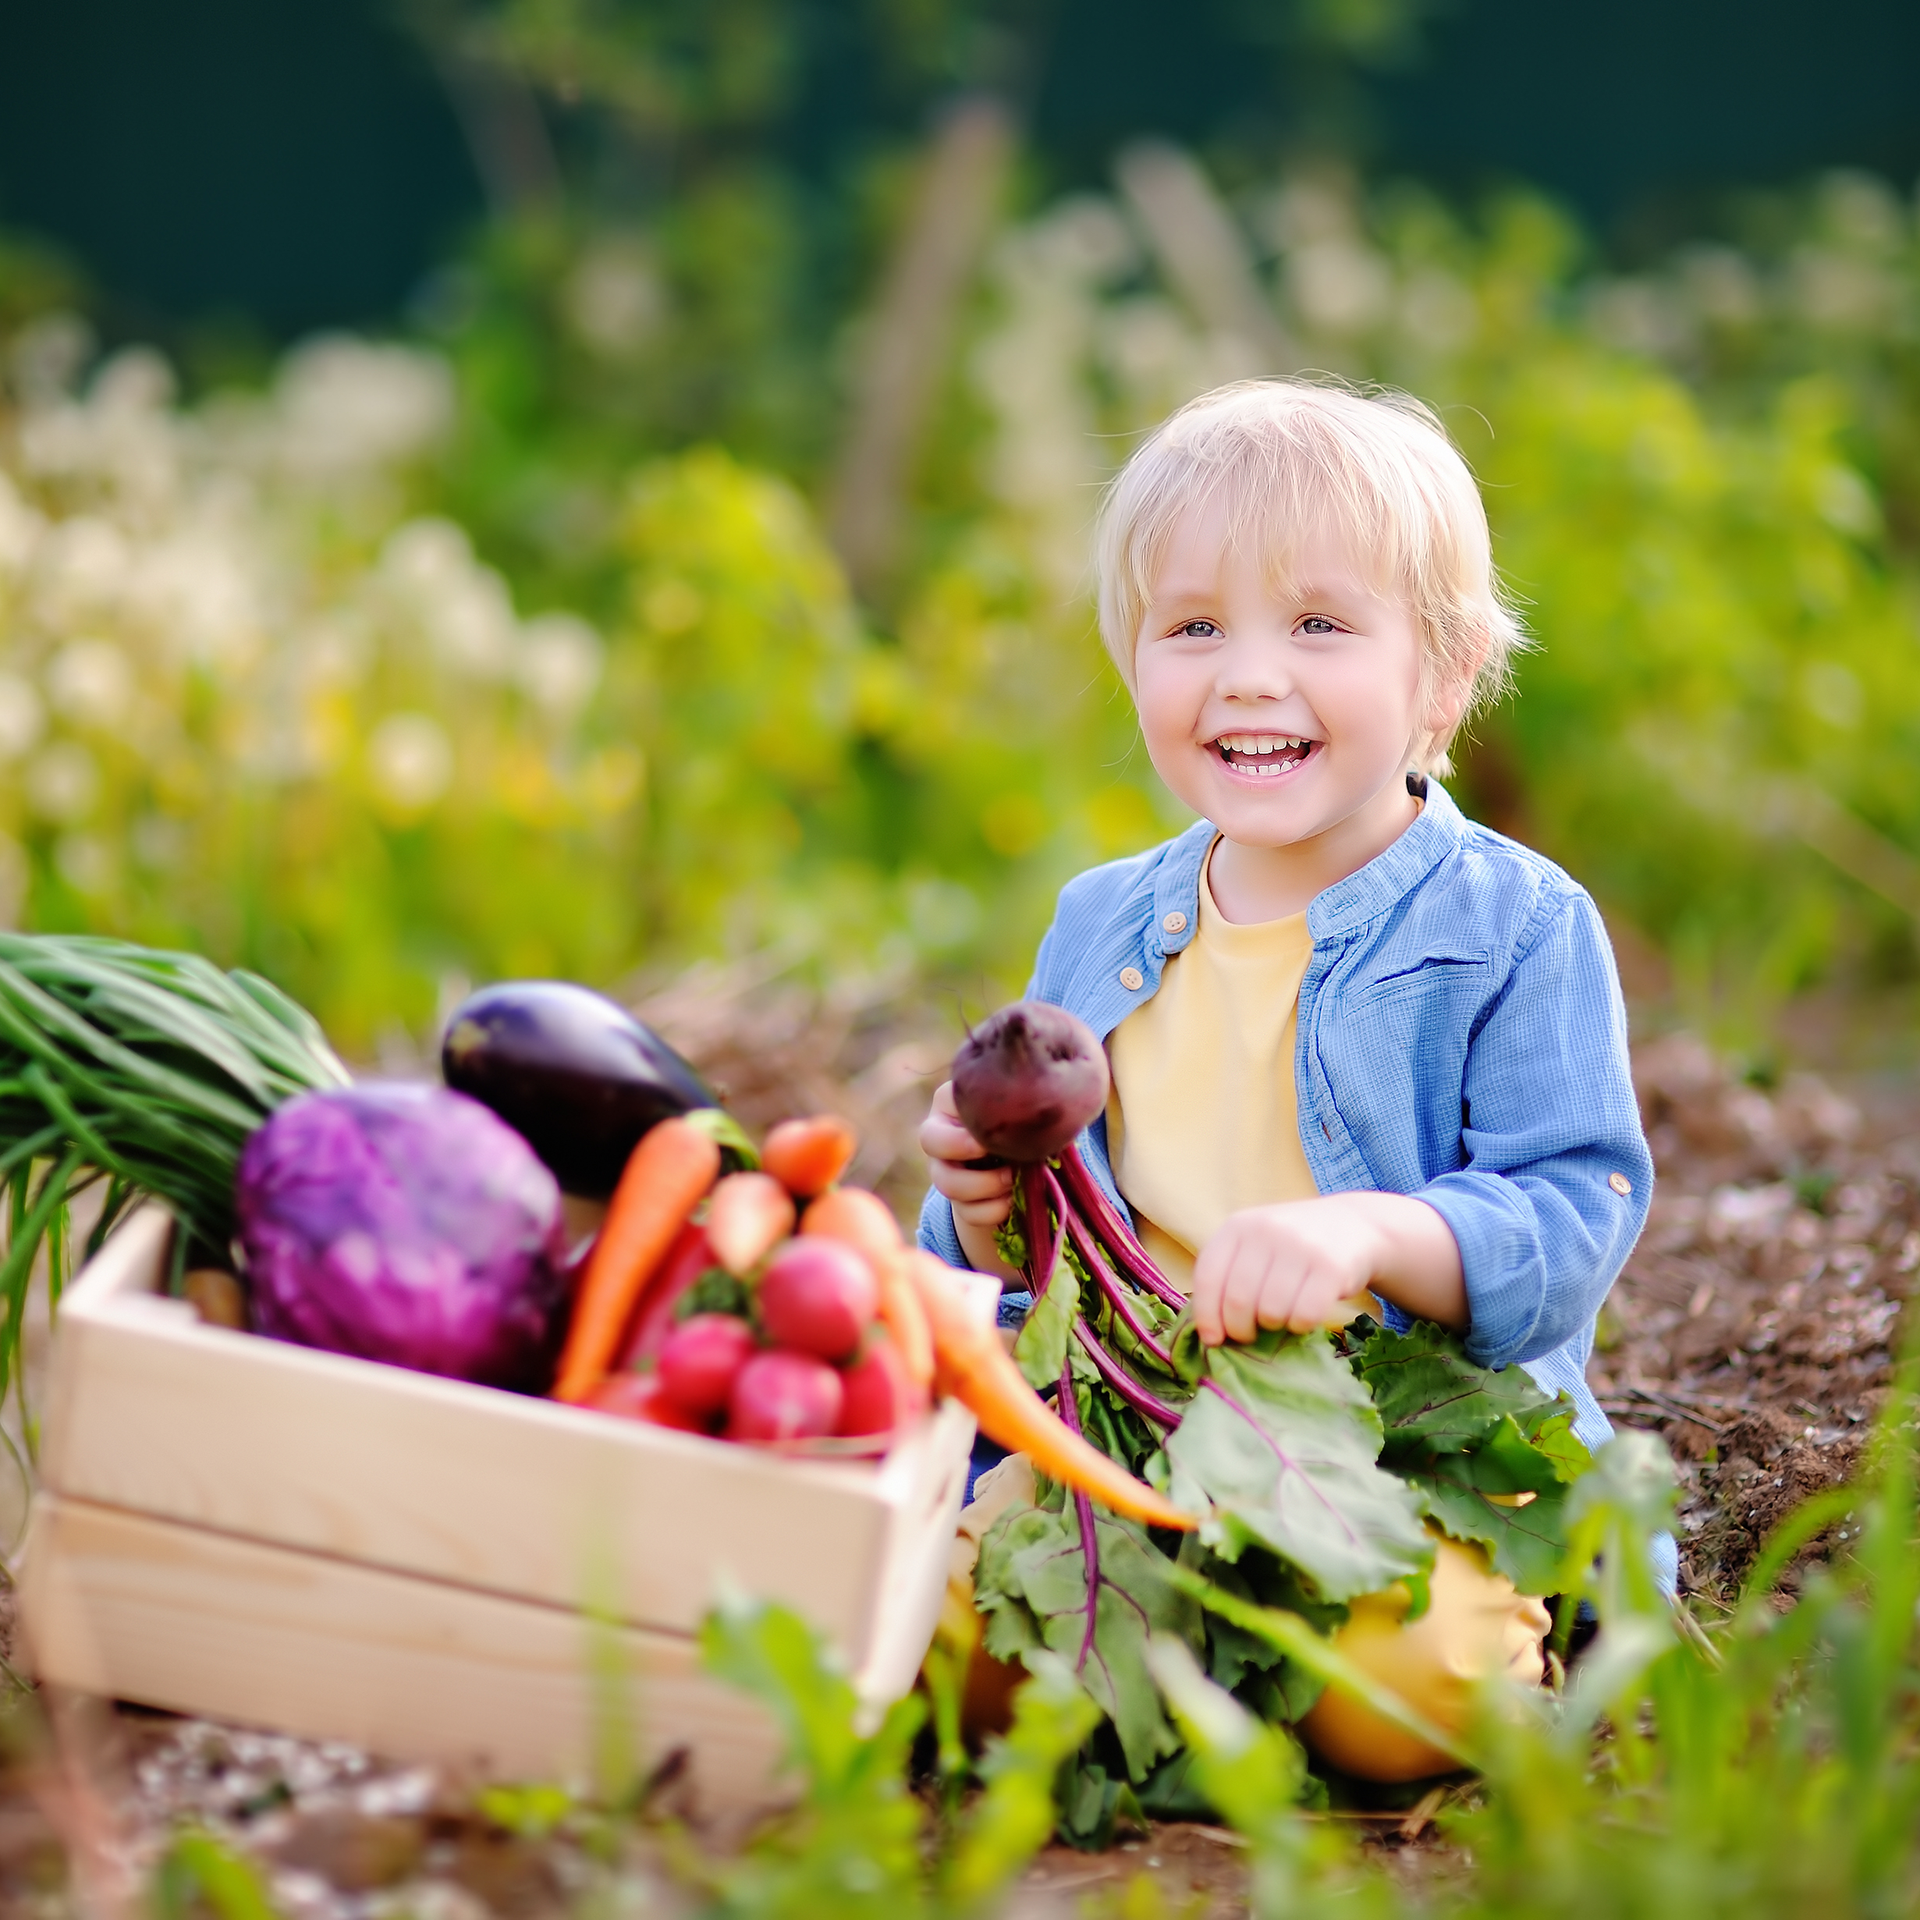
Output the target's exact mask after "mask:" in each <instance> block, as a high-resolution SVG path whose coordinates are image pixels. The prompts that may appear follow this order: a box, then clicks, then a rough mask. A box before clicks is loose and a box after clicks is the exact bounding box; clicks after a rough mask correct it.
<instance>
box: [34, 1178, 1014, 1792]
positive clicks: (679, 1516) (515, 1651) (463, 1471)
mask: <svg viewBox="0 0 1920 1920" xmlns="http://www.w3.org/2000/svg"><path fill="white" fill-rule="evenodd" d="M170 1231H171V1229H170V1225H169V1222H168V1221H167V1219H166V1217H165V1216H164V1215H163V1214H161V1213H160V1212H159V1211H158V1210H157V1209H148V1210H146V1211H144V1212H142V1213H140V1214H138V1215H137V1216H136V1217H135V1218H134V1219H132V1220H131V1221H129V1222H128V1223H127V1225H126V1226H125V1227H123V1228H122V1229H121V1231H120V1232H118V1233H117V1234H115V1235H114V1237H113V1238H112V1239H111V1240H110V1241H109V1242H108V1243H107V1245H106V1247H105V1248H103V1249H102V1251H101V1253H100V1254H99V1256H98V1257H97V1258H96V1259H95V1260H94V1261H93V1262H92V1263H91V1264H90V1265H89V1266H88V1267H87V1269H86V1271H85V1272H84V1273H83V1274H82V1275H81V1276H80V1277H79V1279H78V1280H77V1281H76V1283H75V1284H74V1286H73V1287H72V1288H71V1289H70V1290H69V1292H68V1293H67V1295H66V1298H65V1299H64V1300H63V1302H62V1303H61V1308H60V1315H59V1325H58V1332H57V1334H56V1338H55V1342H54V1357H53V1372H52V1380H51V1385H50V1391H49V1398H48V1407H47V1417H46V1427H45V1437H44V1443H43V1447H42V1454H41V1466H42V1475H41V1478H42V1487H41V1492H40V1494H39V1496H38V1498H37V1499H36V1501H35V1506H34V1513H33V1518H32V1522H31V1525H30V1528H29V1533H28V1539H27V1546H26V1551H25V1555H24V1566H23V1571H22V1574H21V1593H20V1599H21V1610H22V1618H23V1622H24V1625H25V1630H26V1638H27V1642H28V1647H29V1650H30V1654H31V1657H32V1659H33V1662H34V1664H35V1667H36V1669H37V1671H38V1672H39V1673H40V1675H41V1676H42V1677H44V1678H47V1679H50V1680H54V1681H58V1682H62V1683H64V1684H67V1685H70V1686H74V1687H78V1688H82V1689H85V1690H87V1691H90V1692H96V1693H104V1694H111V1695H114V1696H116V1697H118V1698H122V1699H129V1700H139V1701H143V1702H145V1703H147V1704H150V1705H154V1706H162V1707H171V1708H174V1709H177V1710H181V1711H189V1712H204V1713H211V1714H216V1715H219V1716H221V1717H223V1718H228V1719H237V1720H245V1721H252V1722H255V1723H258V1724H262V1725H269V1726H275V1727H279V1728H282V1729H285V1730H286V1731H289V1732H293V1733H300V1734H305V1735H309V1736H312V1737H325V1738H333V1739H345V1740H350V1741H353V1742H355V1743H356V1744H359V1745H362V1746H367V1747H370V1748H373V1749H375V1750H377V1751H380V1752H384V1753H387V1754H391V1755H395V1756H400V1757H415V1756H417V1757H420V1758H431V1759H442V1760H457V1761H461V1762H471V1763H474V1764H477V1765H479V1766H481V1767H483V1768H485V1769H486V1770H488V1771H489V1772H492V1773H494V1774H498V1775H538V1774H545V1775H554V1774H559V1775H570V1776H575V1777H578V1776H579V1775H580V1774H581V1773H582V1772H583V1771H584V1769H585V1768H586V1766H587V1765H588V1763H589V1760H590V1756H591V1752H592V1744H593V1739H594V1728H595V1726H596V1725H598V1724H600V1723H601V1722H602V1721H603V1720H604V1717H605V1715H606V1714H607V1713H608V1712H609V1711H618V1712H620V1713H622V1714H629V1715H630V1716H631V1718H632V1721H633V1724H634V1726H635V1728H636V1730H637V1733H638V1737H639V1744H640V1747H641V1749H642V1751H643V1752H644V1753H646V1754H649V1755H655V1756H657V1755H660V1754H664V1753H665V1752H667V1751H669V1750H671V1749H672V1748H674V1747H679V1746H684V1747H687V1748H688V1749H689V1750H690V1753H691V1756H692V1762H693V1772H694V1781H695V1787H696V1790H697V1791H698V1792H699V1793H700V1795H701V1797H702V1798H703V1799H704V1800H705V1801H706V1802H707V1803H708V1804H710V1805H712V1806H714V1807H715V1808H737V1807H739V1806H741V1805H743V1804H749V1803H753V1802H756V1801H758V1800H760V1799H762V1798H764V1797H765V1796H766V1794H767V1792H768V1781H769V1775H770V1769H771V1766H772V1764H773V1761H774V1759H775V1758H776V1743H775V1736H774V1731H773V1729H772V1727H771V1725H770V1723H768V1722H767V1720H766V1719H765V1717H764V1716H763V1715H762V1714H761V1713H760V1712H759V1711H758V1709H756V1708H754V1707H753V1706H752V1705H751V1703H749V1702H747V1701H745V1700H744V1699H743V1698H742V1697H741V1696H740V1695H738V1694H735V1693H733V1692H732V1691H731V1690H729V1689H727V1688H725V1687H722V1686H720V1685H719V1684H718V1683H717V1682H714V1681H711V1680H709V1679H708V1678H707V1677H706V1676H705V1675H704V1674H702V1673H701V1672H700V1671H699V1670H698V1665H697V1661H696V1658H695V1650H694V1646H693V1640H692V1635H693V1633H694V1631H695V1629H696V1628H697V1626H698V1624H699V1621H700V1618H701V1616H702V1615H703V1614H704V1613H705V1612H706V1610H707V1609H708V1607H709V1606H710V1605H711V1604H712V1601H713V1599H714V1597H715V1595H716V1593H717V1592H718V1591H720V1589H721V1587H722V1585H723V1583H727V1582H730V1583H731V1584H732V1585H733V1586H734V1587H736V1588H738V1589H739V1590H741V1591H743V1592H746V1593H750V1594H755V1595H759V1596H761V1597H763V1598H766V1599H769V1600H777V1601H781V1602H783V1603H785V1604H787V1605H789V1606H792V1607H794V1608H795V1609H796V1610H798V1611H799V1612H800V1613H801V1614H803V1615H804V1616H805V1617H806V1618H807V1619H809V1620H810V1621H811V1622H813V1623H814V1624H815V1625H816V1626H817V1627H819V1628H820V1629H821V1630H822V1631H823V1632H825V1633H826V1634H827V1636H828V1637H829V1638H830V1639H831V1641H832V1642H833V1643H834V1645H835V1646H836V1648H837V1649H838V1650H839V1652H840V1654H841V1656H842V1657H843V1658H844V1659H845V1661H846V1663H847V1666H848V1669H849V1671H850V1672H851V1673H852V1675H853V1676H854V1679H855V1684H856V1686H857V1688H858V1689H859V1692H860V1694H861V1696H862V1698H863V1700H865V1701H867V1702H868V1703H869V1704H871V1705H873V1706H879V1705H881V1704H884V1703H885V1702H887V1701H889V1700H893V1699H896V1698H898V1697H899V1695H900V1694H901V1693H903V1692H904V1691H905V1690H906V1688H907V1687H908V1686H910V1685H911V1684H912V1681H913V1676H914V1674H915V1672H916V1671H917V1669H918V1667H919V1663H920V1660H921V1657H922V1656H923V1654H924V1653H925V1651H926V1646H927V1642H928V1640H929V1638H930V1637H931V1634H932V1631H933V1624H934V1620H935V1618H936V1616H937V1613H938V1610H939V1605H940V1598H941V1594H942V1592H943V1590H944V1585H945V1575H946V1566H947V1557H948V1548H949V1543H950V1541H951V1539H952V1534H953V1525H954V1519H955V1516H956V1514H957V1512H958V1509H959V1504H960V1498H961V1494H962V1491H963V1488H964V1484H965V1478H966V1464H967V1452H968V1448H969V1446H970V1444H971V1441H972V1436H973V1421H972V1417H971V1416H970V1415H969V1414H968V1413H967V1412H966V1411H965V1410H964V1409H963V1408H961V1407H959V1406H957V1405H954V1404H952V1403H949V1404H947V1405H946V1406H943V1407H942V1408H940V1409H939V1410H938V1411H936V1412H935V1413H934V1414H932V1415H930V1416H929V1417H928V1418H927V1419H926V1420H925V1421H923V1422H922V1423H921V1424H920V1425H919V1427H917V1428H916V1429H915V1430H914V1431H912V1432H910V1433H909V1434H907V1435H905V1436H903V1438H902V1439H901V1440H900V1442H899V1443H898V1444H897V1445H896V1446H895V1447H894V1448H893V1450H892V1451H891V1452H890V1453H889V1454H888V1455H887V1457H886V1458H885V1459H884V1460H882V1461H877V1462H871V1461H822V1460H807V1459H792V1458H782V1457H779V1456H776V1455H773V1454H769V1453H765V1452H762V1451H760V1450H758V1449H755V1448H750V1447H735V1446H729V1445H726V1444H723V1443H721V1442H718V1441H711V1440H706V1439H703V1438H700V1437H699V1436H696V1435H687V1434H678V1433H671V1432H668V1431H666V1430H664V1429H661V1428H655V1427H647V1426H642V1425H639V1424H636V1423H634V1422H630V1421H624V1420H615V1419H611V1418H608V1417H607V1416H605V1415H599V1414H594V1413H591V1412H587V1411H584V1410H581V1409H577V1408H573V1407H564V1406H560V1405H558V1404H556V1403H554V1402H552V1401H545V1400H531V1399H527V1398H524V1397H522V1396H518V1395H514V1394H506V1393H500V1392H496V1391H494V1390H493V1389H490V1388H486V1387H474V1386H467V1385H465V1384H463V1383H460V1382H457V1381H448V1380H439V1379H435V1378H432V1377H430V1376H428V1375H425V1374H418V1373H410V1372H408V1371H406V1370H405V1369H403V1368H398V1367H385V1366H379V1365H375V1364H373V1363H371V1362H368V1361H362V1360H354V1359H349V1358H346V1357H344V1356H341V1355H337V1354H324V1353H315V1352H312V1351H310V1350H308V1349H306V1348H303V1347H295V1346H289V1345H286V1344H284V1343H282V1342H279V1341H274V1340H266V1339H262V1338H259V1337H257V1336H255V1335H252V1334H244V1333H233V1332H229V1331H227V1330H225V1329H223V1328H218V1327H211V1326H208V1325H206V1324H204V1323H203V1322H202V1321H201V1320H200V1319H199V1318H198V1316H197V1315H196V1314H195V1313H194V1311H193V1310H192V1308H191V1307H189V1306H188V1305H186V1303H185V1302H183V1301H177V1300H172V1299H168V1298H166V1297H165V1296H164V1295H163V1294H161V1293H160V1291H159V1287H160V1282H161V1276H162V1273H163V1271H164V1267H165V1260H166V1253H167V1247H168V1236H169V1233H170ZM980 1294H981V1310H982V1312H983V1314H985V1313H990V1312H991V1307H992V1287H991V1283H990V1282H987V1283H983V1285H982V1287H981V1290H980ZM593 1623H599V1624H593ZM616 1646H617V1647H618V1648H619V1649H620V1650H621V1655H622V1659H623V1661H624V1664H625V1667H626V1669H627V1672H628V1674H629V1676H630V1684H631V1697H630V1698H629V1699H628V1700H625V1701H621V1700H618V1699H617V1698H611V1699H610V1698H609V1688H610V1687H612V1688H614V1689H615V1691H616V1693H617V1687H618V1683H617V1682H614V1681H612V1680H610V1679H609V1678H608V1677H607V1676H608V1672H609V1668H610V1666H617V1665H618V1664H619V1663H618V1662H610V1661H609V1659H608V1657H607V1652H608V1649H609V1648H611V1647H616Z"/></svg>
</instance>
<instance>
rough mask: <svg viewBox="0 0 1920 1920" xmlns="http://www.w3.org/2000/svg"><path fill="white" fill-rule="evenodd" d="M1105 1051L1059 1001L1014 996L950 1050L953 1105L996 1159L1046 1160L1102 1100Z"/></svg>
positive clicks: (1094, 1113) (1069, 1139)
mask: <svg viewBox="0 0 1920 1920" xmlns="http://www.w3.org/2000/svg"><path fill="white" fill-rule="evenodd" d="M1108 1078H1109V1076H1108V1071H1107V1056H1106V1052H1105V1050H1104V1049H1103V1048H1102V1047H1101V1045H1100V1042H1099V1041H1098V1040H1096V1039H1095V1038H1094V1036H1093V1030H1092V1029H1091V1028H1090V1027H1088V1026H1087V1025H1086V1023H1085V1022H1084V1021H1081V1020H1077V1019H1075V1018H1074V1016H1073V1015H1072V1014H1070V1013H1069V1012H1068V1011H1067V1010H1066V1008H1065V1007H1056V1006H1052V1005H1050V1004H1049V1003H1048V1002H1046V1001H1044V1000H1016V1001H1015V1002H1014V1003H1013V1005H1012V1006H1010V1007H1002V1008H1001V1009H1000V1011H999V1012H998V1013H996V1014H994V1015H993V1016H992V1017H991V1018H990V1019H988V1020H985V1021H983V1022H982V1023H981V1024H980V1025H979V1026H977V1027H975V1028H974V1030H973V1031H972V1032H971V1033H970V1034H968V1035H967V1037H966V1040H965V1042H964V1043H963V1044H962V1046H961V1048H960V1051H959V1052H958V1053H956V1054H955V1055H954V1056H953V1104H954V1106H955V1107H956V1108H957V1109H958V1110H959V1114H960V1118H961V1119H962V1121H964V1122H965V1124H966V1129H967V1131H968V1132H969V1133H970V1134H972V1135H973V1137H974V1138H975V1139H976V1140H978V1141H979V1142H980V1144H981V1145H982V1146H983V1147H985V1148H986V1150H987V1151H988V1152H989V1153H991V1154H997V1155H999V1157H1000V1158H1001V1159H1002V1160H1017V1161H1033V1160H1051V1159H1052V1158H1053V1157H1054V1155H1055V1154H1057V1153H1058V1152H1060V1150H1061V1149H1062V1148H1063V1147H1065V1146H1067V1145H1069V1144H1070V1143H1071V1142H1072V1140H1073V1138H1074V1136H1075V1135H1076V1134H1078V1133H1079V1131H1080V1129H1081V1128H1082V1127H1084V1126H1087V1125H1089V1124H1090V1123H1091V1122H1092V1121H1093V1120H1094V1119H1096V1118H1097V1117H1098V1115H1099V1113H1100V1110H1101V1109H1102V1108H1103V1107H1104V1106H1105V1105H1106V1104H1107V1085H1108Z"/></svg>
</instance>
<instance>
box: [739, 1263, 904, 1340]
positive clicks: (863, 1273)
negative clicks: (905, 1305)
mask: <svg viewBox="0 0 1920 1920" xmlns="http://www.w3.org/2000/svg"><path fill="white" fill-rule="evenodd" d="M879 1306H880V1286H879V1282H878V1281H876V1280H875V1279H874V1276H873V1268H872V1266H871V1265H869V1263H868V1261H867V1259H866V1257H865V1256H864V1255H863V1254H860V1253H856V1252H855V1251H854V1249H853V1248H852V1247H849V1246H846V1245H844V1244H843V1243H842V1242H840V1241H838V1240H827V1239H806V1240H789V1241H788V1242H787V1244H786V1245H785V1246H784V1247H782V1248H781V1249H780V1251H779V1252H778V1253H776V1254H775V1255H774V1256H773V1258H772V1259H771V1260H770V1261H769V1262H768V1263H767V1270H766V1272H765V1273H764V1274H762V1275H761V1276H760V1324H761V1325H762V1326H763V1327H764V1328H765V1329H766V1331H767V1338H768V1340H769V1341H771V1342H772V1344H773V1345H774V1346H776V1347H792V1348H794V1349H795V1350H796V1351H797V1352H800V1353H811V1354H815V1355H817V1356H818V1357H819V1358H820V1359H822V1360H844V1359H846V1358H847V1356H848V1355H849V1354H851V1353H852V1352H853V1350H854V1349H855V1348H856V1347H857V1346H859V1344H860V1336H861V1335H862V1334H863V1333H865V1332H866V1330H867V1329H868V1328H869V1327H870V1326H872V1324H873V1316H874V1314H875V1313H876V1312H877V1311H878V1309H879Z"/></svg>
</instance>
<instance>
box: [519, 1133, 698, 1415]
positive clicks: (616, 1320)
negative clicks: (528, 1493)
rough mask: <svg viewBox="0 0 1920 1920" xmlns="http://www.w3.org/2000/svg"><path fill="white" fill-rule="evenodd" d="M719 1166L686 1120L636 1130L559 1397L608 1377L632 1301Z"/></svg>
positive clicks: (588, 1276) (587, 1284) (570, 1332)
mask: <svg viewBox="0 0 1920 1920" xmlns="http://www.w3.org/2000/svg"><path fill="white" fill-rule="evenodd" d="M719 1171H720V1149H719V1148H718V1147H717V1146H716V1145H715V1144H714V1143H713V1141H712V1139H711V1138H710V1137H709V1136H708V1135H707V1134H705V1133H703V1132H702V1131H701V1130H700V1129H699V1128H698V1127H697V1126H694V1125H692V1124H691V1123H690V1122H688V1121H686V1120H683V1119H679V1118H675V1119H671V1120H662V1121H661V1122H660V1123H659V1124H658V1125H657V1126H655V1127H652V1128H649V1129H648V1131H647V1132H646V1133H645V1134H643V1135H642V1136H641V1140H640V1144H639V1145H638V1146H637V1147H635V1148H634V1150H633V1152H632V1153H631V1154H630V1155H629V1156H628V1158H627V1164H626V1169H625V1171H624V1172H623V1173H622V1174H621V1175H620V1184H619V1185H618V1186H617V1187H615V1188H614V1190H613V1199H612V1201H611V1202H610V1203H609V1205H608V1207H607V1217H606V1221H605V1223H604V1224H603V1225H602V1226H601V1228H600V1237H599V1239H598V1240H596V1241H595V1242H594V1244H593V1252H592V1253H591V1254H589V1255H588V1257H587V1270H586V1273H585V1274H584V1275H583V1276H582V1277H581V1281H580V1292H579V1295H578V1297H577V1298H576V1299H575V1301H574V1305H573V1321H572V1324H571V1325H570V1326H569V1327H568V1328H567V1344H566V1347H565V1349H564V1350H563V1351H562V1353H561V1355H560V1377H559V1379H558V1380H557V1381H556V1382H555V1383H554V1389H553V1397H554V1398H555V1399H556V1400H571V1401H574V1402H576V1403H577V1402H579V1401H582V1400H584V1399H585V1398H586V1397H587V1395H588V1394H590V1393H591V1392H592V1391H593V1390H594V1388H595V1387H597V1386H598V1385H599V1384H600V1382H601V1380H602V1379H604V1378H605V1376H606V1373H607V1369H608V1368H609V1367H610V1366H611V1365H612V1364H613V1360H614V1355H615V1352H616V1351H617V1349H618V1348H619V1345H620V1340H621V1336H622V1335H623V1334H624V1333H625V1332H626V1330H627V1322H628V1321H629V1320H630V1319H631V1318H632V1317H633V1309H634V1305H635V1303H636V1302H637V1301H638V1300H639V1298H640V1295H641V1293H642V1292H643V1291H644V1290H645V1288H646V1284H647V1282H648V1281H649V1280H650V1279H652V1277H653V1272H654V1269H655V1268H656V1267H658V1266H659V1264H660V1262H661V1260H662V1258H663V1257H664V1256H665V1254H666V1251H667V1249H668V1248H669V1247H670V1246H672V1244H673V1242H674V1238H675V1236H676V1235H677V1234H678V1233H679V1231H680V1229H681V1228H682V1227H683V1226H684V1225H685V1224H686V1220H687V1215H688V1214H690V1213H691V1212H692V1211H693V1209H694V1204H695V1202H697V1201H698V1200H699V1198H700V1196H701V1195H702V1194H703V1193H705V1192H706V1190H707V1189H708V1188H709V1187H710V1186H712V1185H713V1182H714V1176H715V1175H716V1174H718V1173H719Z"/></svg>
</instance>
